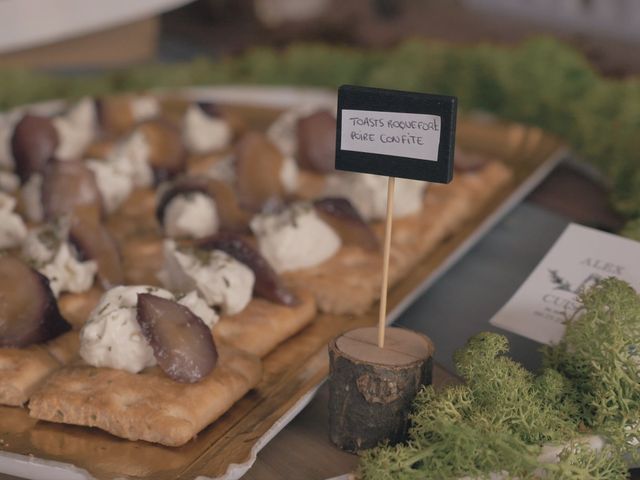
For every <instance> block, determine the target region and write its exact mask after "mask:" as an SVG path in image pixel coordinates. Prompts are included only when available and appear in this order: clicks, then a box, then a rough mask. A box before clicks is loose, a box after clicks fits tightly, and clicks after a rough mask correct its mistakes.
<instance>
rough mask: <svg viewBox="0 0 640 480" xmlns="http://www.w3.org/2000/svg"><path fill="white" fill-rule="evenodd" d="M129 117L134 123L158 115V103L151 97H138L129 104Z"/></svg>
mask: <svg viewBox="0 0 640 480" xmlns="http://www.w3.org/2000/svg"><path fill="white" fill-rule="evenodd" d="M129 106H130V108H131V116H132V117H133V120H134V121H135V122H143V121H144V120H149V119H151V118H153V117H157V116H158V115H160V102H159V101H158V99H157V98H156V97H154V96H152V95H139V96H137V97H134V98H132V99H131V103H129Z"/></svg>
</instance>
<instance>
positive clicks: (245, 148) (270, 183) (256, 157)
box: [234, 132, 285, 212]
mask: <svg viewBox="0 0 640 480" xmlns="http://www.w3.org/2000/svg"><path fill="white" fill-rule="evenodd" d="M234 158H235V169H236V190H237V192H238V198H239V200H240V204H241V205H242V206H243V207H245V208H248V209H249V210H253V211H256V212H257V211H260V210H261V209H262V206H263V205H264V204H265V203H267V202H268V201H270V200H273V199H274V198H276V199H277V198H282V197H284V195H285V190H284V187H283V185H282V181H281V180H280V171H281V169H282V166H283V163H284V157H283V155H282V153H281V152H280V150H278V147H276V146H275V145H274V144H273V143H272V142H271V141H270V140H269V139H268V138H267V137H266V136H265V135H264V134H262V133H257V132H249V133H247V134H245V135H244V136H243V137H242V138H241V139H240V141H239V142H238V144H237V145H236V149H235V157H234Z"/></svg>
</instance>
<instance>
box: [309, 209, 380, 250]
mask: <svg viewBox="0 0 640 480" xmlns="http://www.w3.org/2000/svg"><path fill="white" fill-rule="evenodd" d="M313 206H314V207H315V209H316V212H318V215H320V217H321V218H322V219H323V220H324V221H325V222H327V223H328V224H329V225H331V227H332V228H333V229H334V230H336V231H337V232H338V234H339V235H340V238H342V241H343V242H344V243H345V244H351V245H359V246H361V247H363V248H366V249H367V250H378V249H379V248H380V242H379V241H378V237H376V234H375V232H374V231H373V230H372V229H371V227H370V226H369V225H368V224H367V222H365V221H364V219H363V218H362V216H360V213H358V210H356V208H355V207H354V206H353V205H352V204H351V202H350V201H349V200H347V199H346V198H342V197H326V198H321V199H318V200H315V201H314V202H313Z"/></svg>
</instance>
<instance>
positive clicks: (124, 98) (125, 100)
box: [95, 95, 136, 135]
mask: <svg viewBox="0 0 640 480" xmlns="http://www.w3.org/2000/svg"><path fill="white" fill-rule="evenodd" d="M95 105H96V113H97V115H98V123H99V124H100V127H101V129H102V130H103V131H104V132H107V133H109V134H114V135H122V134H124V133H127V132H128V131H129V130H130V129H131V128H133V126H134V125H135V123H136V122H135V119H134V118H133V111H132V109H131V97H130V96H129V95H111V96H108V97H103V98H96V99H95Z"/></svg>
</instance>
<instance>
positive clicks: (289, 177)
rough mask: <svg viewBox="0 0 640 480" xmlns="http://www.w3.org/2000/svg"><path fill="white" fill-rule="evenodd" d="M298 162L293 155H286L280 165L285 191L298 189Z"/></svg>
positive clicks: (290, 191)
mask: <svg viewBox="0 0 640 480" xmlns="http://www.w3.org/2000/svg"><path fill="white" fill-rule="evenodd" d="M298 173H299V169H298V164H297V163H296V161H295V160H294V159H293V157H289V156H287V157H284V160H283V161H282V167H280V183H281V184H282V186H283V187H284V190H285V192H287V193H294V192H295V191H297V190H298Z"/></svg>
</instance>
